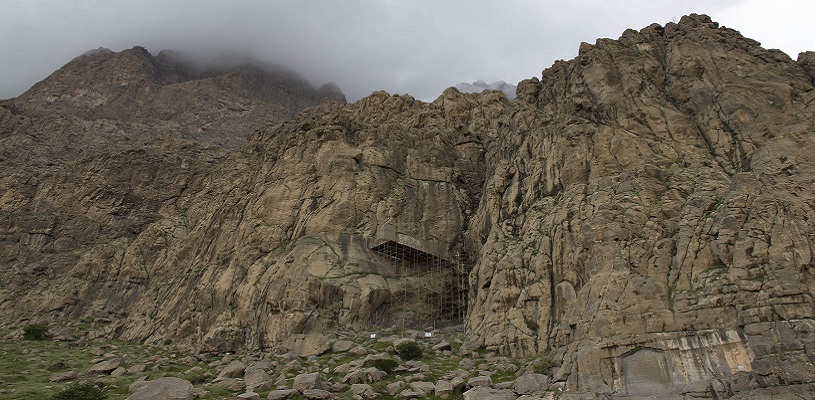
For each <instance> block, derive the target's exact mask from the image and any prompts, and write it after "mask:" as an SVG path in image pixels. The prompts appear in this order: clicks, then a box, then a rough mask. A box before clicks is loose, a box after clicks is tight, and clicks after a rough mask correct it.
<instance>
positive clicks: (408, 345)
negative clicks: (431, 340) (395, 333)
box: [396, 341, 422, 361]
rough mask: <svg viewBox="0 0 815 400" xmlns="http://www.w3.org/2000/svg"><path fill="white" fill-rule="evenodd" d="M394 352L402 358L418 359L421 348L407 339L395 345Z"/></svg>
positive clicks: (420, 354)
mask: <svg viewBox="0 0 815 400" xmlns="http://www.w3.org/2000/svg"><path fill="white" fill-rule="evenodd" d="M396 352H397V353H398V354H399V357H402V359H403V360H405V361H407V360H418V359H420V358H422V348H421V347H419V345H418V344H417V343H416V342H412V341H407V342H404V343H399V345H398V346H396Z"/></svg>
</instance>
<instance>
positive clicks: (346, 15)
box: [0, 0, 815, 101]
mask: <svg viewBox="0 0 815 400" xmlns="http://www.w3.org/2000/svg"><path fill="white" fill-rule="evenodd" d="M789 3H791V4H790V5H784V4H783V2H766V1H757V0H720V1H717V2H710V1H707V0H705V1H682V2H677V1H661V0H647V1H646V0H627V1H614V2H609V1H601V0H574V1H565V0H561V1H556V0H546V1H531V0H527V1H523V0H518V1H501V2H498V1H486V0H467V1H464V0H461V1H456V0H451V1H433V2H431V1H425V2H421V1H409V0H380V1H374V0H347V1H301V0H299V1H286V0H283V1H268V0H243V1H240V0H236V1H223V0H220V1H211V0H198V1H191V0H185V1H172V2H170V1H166V0H161V1H156V0H140V1H120V0H77V1H72V2H65V1H62V0H60V1H56V0H40V1H31V0H4V1H3V9H4V10H3V13H2V15H0V51H2V57H0V98H8V97H14V96H17V95H19V94H21V93H22V92H23V91H25V90H26V89H27V88H29V87H30V86H31V85H33V84H34V83H35V82H37V81H39V80H41V79H43V78H45V77H46V76H47V75H49V74H50V73H51V72H53V71H54V70H56V69H58V68H59V67H60V66H62V65H64V64H65V63H67V62H68V61H70V60H71V59H72V58H74V57H76V56H78V55H80V54H82V53H84V52H85V51H87V50H89V49H95V48H98V47H106V48H110V49H112V50H114V51H121V50H123V49H127V48H131V47H133V46H135V45H141V46H144V47H146V48H147V49H148V50H150V52H151V53H153V54H158V52H159V51H161V50H163V49H174V50H179V51H182V52H185V53H188V54H192V55H194V56H196V57H203V58H207V57H214V56H213V55H214V54H221V53H224V52H228V53H231V54H252V55H253V56H254V57H256V58H257V59H260V60H263V61H265V62H269V63H276V64H281V65H285V66H288V67H290V68H292V69H294V70H295V71H298V72H299V73H300V74H302V75H303V76H304V77H305V78H306V79H308V80H309V81H310V82H311V83H312V84H313V85H315V86H319V85H321V84H322V83H325V82H329V81H331V82H334V83H336V84H337V85H339V86H340V88H341V89H342V90H343V92H345V94H346V96H347V98H348V99H349V101H355V100H357V99H359V98H360V97H363V96H366V95H368V94H370V93H371V92H372V91H375V90H386V91H388V92H390V93H403V94H404V93H409V94H411V95H413V96H415V97H417V98H419V99H422V100H432V99H434V98H435V97H436V96H438V95H439V94H440V93H441V91H442V90H444V88H446V87H449V86H454V85H456V84H458V83H460V82H474V81H477V80H484V81H486V82H495V81H501V80H503V81H506V82H509V83H513V84H514V83H517V82H518V81H520V80H522V79H526V78H529V77H533V76H539V75H540V72H541V70H543V69H544V68H546V67H548V66H550V65H551V64H552V62H553V61H555V60H557V59H569V58H572V57H574V56H575V55H576V54H577V48H578V46H579V44H580V42H582V41H586V42H590V43H593V42H594V41H595V39H596V38H598V37H611V38H617V37H618V36H619V35H620V34H621V33H622V32H623V31H624V30H625V29H626V28H634V29H640V28H642V27H645V26H647V25H649V24H651V23H653V22H657V23H660V24H665V23H667V22H670V21H672V20H674V21H676V20H678V19H679V18H680V17H681V16H682V15H684V14H688V13H691V12H696V13H706V14H709V15H710V16H711V17H712V18H713V19H714V20H716V21H717V22H720V23H721V24H723V25H726V26H728V27H732V28H734V29H737V30H739V31H741V32H742V33H743V34H744V35H745V36H748V37H751V38H753V39H756V40H758V41H760V42H762V43H763V44H764V45H765V46H766V47H774V48H780V49H781V50H784V51H785V52H787V53H788V54H790V55H791V56H792V57H793V58H795V57H796V56H797V53H798V52H800V51H803V50H808V49H815V45H813V43H812V38H815V28H814V27H813V25H814V24H810V23H809V21H806V19H809V18H810V17H811V15H815V6H813V5H811V4H795V3H803V2H789ZM806 3H810V2H806ZM814 3H815V2H814Z"/></svg>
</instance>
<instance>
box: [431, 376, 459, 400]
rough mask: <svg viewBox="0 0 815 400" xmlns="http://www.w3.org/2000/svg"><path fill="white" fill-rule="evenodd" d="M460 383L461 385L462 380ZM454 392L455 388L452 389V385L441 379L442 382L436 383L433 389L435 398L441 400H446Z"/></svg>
mask: <svg viewBox="0 0 815 400" xmlns="http://www.w3.org/2000/svg"><path fill="white" fill-rule="evenodd" d="M462 383H463V380H462ZM454 391H455V388H454V387H453V384H452V383H450V381H448V380H444V379H442V380H440V381H438V382H436V386H435V389H434V393H435V394H436V397H438V398H441V399H446V398H447V397H448V396H450V395H451V394H452V393H453V392H454Z"/></svg>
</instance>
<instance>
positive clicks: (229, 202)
mask: <svg viewBox="0 0 815 400" xmlns="http://www.w3.org/2000/svg"><path fill="white" fill-rule="evenodd" d="M575 46H576V47H578V44H575ZM814 82H815V53H813V52H804V53H801V54H800V55H799V56H798V57H797V60H793V59H791V58H790V57H789V56H787V55H786V54H785V53H783V52H780V51H778V50H768V49H765V48H762V47H761V46H760V44H759V43H758V42H756V41H754V40H752V39H749V38H746V37H744V36H742V35H741V34H740V33H739V32H737V31H735V30H733V29H730V28H724V27H720V26H719V25H718V24H717V23H716V22H714V21H712V20H711V19H710V18H709V17H707V16H705V15H696V14H692V15H688V16H684V17H682V18H681V19H680V20H679V21H678V22H676V23H674V22H669V23H666V24H665V25H664V26H663V25H659V24H652V25H649V26H647V27H644V28H642V29H640V30H633V29H628V30H626V31H625V32H623V33H622V35H621V36H620V37H619V38H618V39H616V40H615V39H598V40H597V41H596V42H594V44H589V43H582V44H579V52H578V55H577V57H575V58H574V59H572V60H568V61H558V62H555V63H554V64H553V65H551V66H549V67H548V68H546V69H544V70H543V71H542V73H541V75H540V76H537V77H531V78H529V79H525V80H523V81H521V82H519V83H518V84H517V87H514V86H513V85H510V84H507V83H505V82H496V83H493V84H486V83H485V82H483V81H476V82H474V83H472V84H460V85H459V87H460V89H458V88H454V87H453V88H448V89H447V90H445V91H444V92H443V93H442V94H441V95H440V96H439V97H438V98H436V99H435V100H433V101H432V102H424V101H420V100H417V99H415V98H414V97H412V96H410V95H398V94H394V95H392V94H389V93H387V92H384V91H378V92H374V93H372V94H371V95H369V96H367V97H363V98H361V99H359V100H358V101H356V102H354V103H352V104H347V103H346V101H345V96H344V95H343V93H342V91H340V89H339V88H338V87H337V86H336V85H332V84H326V85H323V86H320V87H314V86H312V85H311V83H309V82H308V81H306V80H305V79H303V78H302V77H301V76H300V75H299V74H298V73H296V72H295V71H292V70H290V69H288V68H286V67H282V66H278V65H271V64H265V63H260V62H257V61H256V60H252V59H251V57H249V58H243V57H242V56H239V57H233V56H227V57H224V58H221V59H217V58H215V59H211V60H197V59H196V60H192V59H190V58H188V56H185V55H184V54H183V53H177V52H173V51H163V52H160V53H158V54H156V55H153V54H151V53H150V52H149V51H147V50H146V49H145V48H143V47H138V46H137V47H133V48H131V49H128V50H124V51H121V52H114V51H110V50H107V49H98V50H94V51H91V52H88V53H85V54H83V55H80V56H79V57H76V58H75V59H73V60H71V61H70V62H68V63H67V64H66V65H65V66H63V67H62V68H60V69H59V70H57V71H55V72H54V73H53V74H51V75H50V76H48V77H46V78H45V79H44V80H42V81H40V82H39V83H37V84H35V85H34V86H33V87H32V88H31V89H29V90H28V91H26V92H25V93H23V94H22V95H21V96H19V97H17V98H13V99H8V100H3V101H0V317H1V318H0V326H3V327H12V326H21V325H23V324H28V323H51V324H54V325H59V324H65V323H68V322H69V321H77V320H96V319H99V320H104V321H106V324H105V325H104V328H99V329H95V330H93V331H92V332H89V333H88V337H86V338H84V340H93V339H96V338H109V339H119V340H127V341H132V342H137V343H147V344H159V343H170V344H171V345H172V346H174V348H175V349H176V350H178V351H185V352H190V353H200V354H203V353H225V352H236V351H255V352H262V354H266V355H271V354H278V355H280V359H281V360H284V359H285V360H286V361H285V363H284V364H285V365H286V367H282V366H281V367H280V368H279V369H276V370H274V371H273V372H274V375H275V376H283V377H284V378H285V379H283V380H282V381H281V382H282V383H281V385H282V384H284V383H285V385H287V389H289V387H288V386H292V387H293V386H294V384H293V383H291V382H290V381H291V379H295V378H294V376H293V375H286V374H289V370H290V368H293V367H292V365H294V364H287V363H289V362H291V360H292V359H295V358H297V357H298V356H300V357H301V359H300V361H302V365H301V364H299V363H300V361H298V364H297V368H298V369H302V368H306V369H307V368H311V367H313V366H312V365H311V364H310V363H312V362H315V361H314V360H315V359H314V358H311V359H310V358H309V357H310V356H318V355H321V354H324V353H326V352H329V351H334V350H332V344H336V343H337V342H338V341H340V340H343V338H346V337H351V336H355V335H362V336H366V337H368V336H367V333H368V332H369V331H373V330H377V329H385V327H388V328H390V327H399V328H401V329H402V330H401V331H400V332H404V335H413V336H411V339H410V340H413V341H421V340H422V338H423V337H424V336H423V335H421V334H420V332H419V331H414V330H413V329H425V328H428V327H430V328H435V327H439V328H440V327H448V328H449V327H452V328H450V329H458V331H459V332H461V334H462V335H466V339H467V340H466V343H456V344H455V347H454V346H450V345H451V344H450V343H447V345H448V346H449V347H445V349H443V350H442V349H441V348H439V349H438V350H436V349H432V351H437V353H433V354H438V355H440V357H444V359H445V360H446V361H451V362H453V365H459V367H458V368H459V369H462V370H463V369H472V370H474V371H475V370H477V369H478V368H482V367H483V368H489V371H499V370H500V371H503V372H504V373H507V374H509V373H511V374H516V375H513V376H514V377H515V378H516V379H517V380H516V381H515V382H514V383H513V384H512V385H509V384H506V383H502V382H493V381H492V378H489V379H486V378H481V376H480V375H479V379H478V380H474V381H472V382H471V383H470V384H468V383H467V382H468V381H466V380H465V379H464V378H463V377H462V376H463V375H464V374H461V373H458V374H459V375H456V377H453V376H446V375H445V376H441V377H439V376H436V375H433V373H435V372H436V371H435V370H434V368H436V367H437V366H436V365H435V364H434V365H430V363H427V364H422V361H416V362H415V363H411V362H408V361H407V360H402V359H401V358H400V357H399V355H398V354H395V352H396V350H394V352H391V353H387V352H384V353H383V352H381V351H380V350H381V349H382V348H383V346H385V347H387V346H391V345H393V347H396V346H397V344H396V343H395V342H393V343H385V344H384V345H383V344H382V343H379V342H373V341H372V342H371V343H372V344H371V345H370V348H362V349H361V350H357V352H358V353H359V354H362V355H363V356H364V357H367V356H365V355H366V354H368V355H370V359H375V358H377V357H381V358H388V359H393V360H398V361H396V362H397V364H398V365H399V369H398V371H397V370H396V369H395V370H394V371H395V372H394V373H396V374H405V375H398V376H399V378H398V379H400V382H402V385H403V386H409V385H410V384H411V383H416V382H423V384H424V383H430V384H431V385H436V386H435V387H438V386H442V384H441V381H447V380H450V381H452V380H454V379H455V378H458V379H459V380H460V381H461V382H460V383H461V385H460V386H459V387H458V388H457V389H456V390H458V393H457V395H458V394H461V393H460V392H463V391H465V390H473V391H474V392H469V393H471V395H472V396H476V394H473V393H482V394H483V393H486V392H489V393H490V394H491V395H496V396H499V395H500V396H503V397H502V398H504V397H505V398H517V397H518V396H521V395H528V394H530V393H525V389H524V385H523V384H522V383H523V382H525V380H529V379H533V378H534V379H535V380H536V382H539V385H538V386H536V387H537V388H538V389H537V390H539V392H535V393H536V394H535V395H540V396H548V395H552V394H553V392H551V391H553V390H557V389H563V390H562V397H560V398H572V399H577V398H620V399H623V398H636V397H640V398H654V397H660V398H677V399H688V398H697V397H698V398H704V397H718V398H721V397H725V396H731V397H732V398H769V397H770V396H774V397H779V398H790V397H792V396H798V397H801V398H806V397H807V396H809V395H810V394H811V393H812V392H813V391H815V365H814V364H813V363H812V361H811V357H810V355H811V354H812V353H813V351H815V333H813V332H815V300H813V299H815V270H813V268H815V261H813V260H815V258H814V257H815V192H814V191H813V185H815V125H813V115H815V86H814ZM485 89H486V90H485ZM496 90H500V91H501V92H503V93H501V92H498V91H496ZM468 91H473V93H467V92H468ZM513 93H514V94H517V97H513V96H510V94H513ZM394 329H395V328H394ZM431 330H432V329H431ZM440 331H441V329H437V330H436V331H435V332H436V333H439V332H440ZM394 340H396V339H394ZM426 348H427V349H428V351H430V350H431V348H430V347H429V346H426ZM445 351H446V352H447V353H445ZM467 352H469V353H475V354H477V356H472V355H469V356H468V357H471V358H467V359H466V360H464V359H463V358H461V357H464V356H467V355H468V353H467ZM337 353H340V351H337ZM403 355H404V354H403ZM329 357H331V360H332V362H334V361H336V362H339V361H338V360H345V359H344V358H343V357H344V356H342V355H337V354H335V355H331V356H329ZM456 357H458V358H456ZM527 357H528V358H534V359H536V360H540V361H542V360H547V364H549V365H548V366H549V367H551V368H546V369H542V368H541V369H534V368H532V367H530V368H528V370H521V369H519V368H518V367H517V366H516V365H515V364H514V363H513V360H518V359H521V358H527ZM260 359H265V356H264V357H260ZM225 360H226V359H225ZM342 362H343V363H344V364H342V365H336V366H334V365H332V367H331V368H330V369H326V368H329V367H327V366H326V367H325V368H323V369H319V370H317V369H315V370H314V371H311V370H309V371H308V372H309V373H313V374H317V375H316V377H315V376H314V375H311V378H313V380H317V378H318V377H320V376H324V377H325V378H326V381H328V379H329V378H328V376H329V375H330V376H331V379H332V380H331V383H330V385H326V386H325V387H327V388H329V389H331V390H332V391H335V392H336V393H338V394H339V393H346V392H348V391H349V390H350V389H351V383H350V381H351V379H352V378H347V379H345V378H344V377H345V376H351V375H350V374H351V373H352V372H353V371H358V370H361V369H362V368H370V367H368V366H367V365H366V364H364V361H363V360H362V359H360V360H356V361H348V362H345V361H342ZM470 362H472V364H469V363H470ZM461 363H463V364H461ZM356 364H359V365H356ZM275 365H276V364H275ZM281 365H282V364H281ZM462 365H463V366H462ZM468 365H469V366H468ZM530 365H531V364H530ZM470 366H471V367H472V368H470ZM267 367H268V368H266V369H269V370H273V369H275V368H277V367H276V366H273V365H272V364H271V363H270V364H268V366H267ZM352 370H353V371H352ZM325 371H328V372H325ZM337 371H342V373H346V372H347V373H348V375H341V374H340V372H337ZM369 372H370V373H371V374H373V375H377V374H376V373H375V372H374V371H371V370H367V372H366V374H368V373H369ZM380 372H381V371H380ZM465 372H466V374H467V376H468V377H469V374H470V373H471V372H470V371H465ZM304 373H305V371H304ZM408 373H409V374H411V375H407V374H408ZM420 373H421V374H424V375H421V376H420ZM337 374H340V375H337ZM532 374H535V376H531V375H532ZM334 375H336V376H334ZM369 375H370V374H369ZM369 375H365V378H359V379H360V381H363V380H364V379H369V378H367V376H369ZM439 375H441V374H439ZM526 375H530V376H526ZM354 376H356V375H354ZM483 376H486V375H483ZM493 376H500V375H495V374H493ZM524 376H526V378H524ZM379 378H380V379H381V378H382V376H380V377H379ZM353 379H357V378H353ZM370 379H372V378H370ZM430 379H435V382H424V380H430ZM355 382H356V381H355ZM519 382H520V383H519ZM369 383H371V384H375V382H369ZM447 383H449V382H447ZM467 385H469V386H467ZM482 385H483V386H482ZM380 386H384V385H380ZM414 386H421V385H414ZM423 387H425V388H427V387H429V386H427V385H424V386H423ZM374 389H376V390H378V392H377V393H385V388H383V387H379V386H377V387H375V388H374V386H372V389H371V390H374ZM566 389H568V391H567V390H566ZM292 390H294V388H292ZM319 390H324V389H319ZM400 390H401V386H400ZM405 390H406V389H405ZM428 390H429V389H428ZM479 391H480V392H479ZM547 391H549V392H547ZM530 392H531V391H530ZM297 393H298V394H303V393H305V389H302V388H301V390H299V391H297ZM428 393H430V392H428ZM558 393H561V392H558ZM289 394H290V395H293V394H294V393H293V392H291V393H289ZM320 394H321V395H324V394H323V393H320ZM329 395H330V393H329ZM560 395H561V394H559V395H558V396H560ZM462 396H464V395H463V394H462ZM467 396H470V395H467ZM479 396H480V394H479Z"/></svg>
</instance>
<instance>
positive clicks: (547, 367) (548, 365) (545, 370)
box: [532, 357, 555, 375]
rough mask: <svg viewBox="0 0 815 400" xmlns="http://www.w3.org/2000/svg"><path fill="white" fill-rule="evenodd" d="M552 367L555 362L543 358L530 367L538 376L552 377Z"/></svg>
mask: <svg viewBox="0 0 815 400" xmlns="http://www.w3.org/2000/svg"><path fill="white" fill-rule="evenodd" d="M554 367H555V362H554V361H553V360H552V359H551V358H549V357H545V358H542V359H540V360H538V361H537V362H535V364H534V365H533V366H532V370H533V371H535V373H538V374H544V375H552V369H553V368H554Z"/></svg>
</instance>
